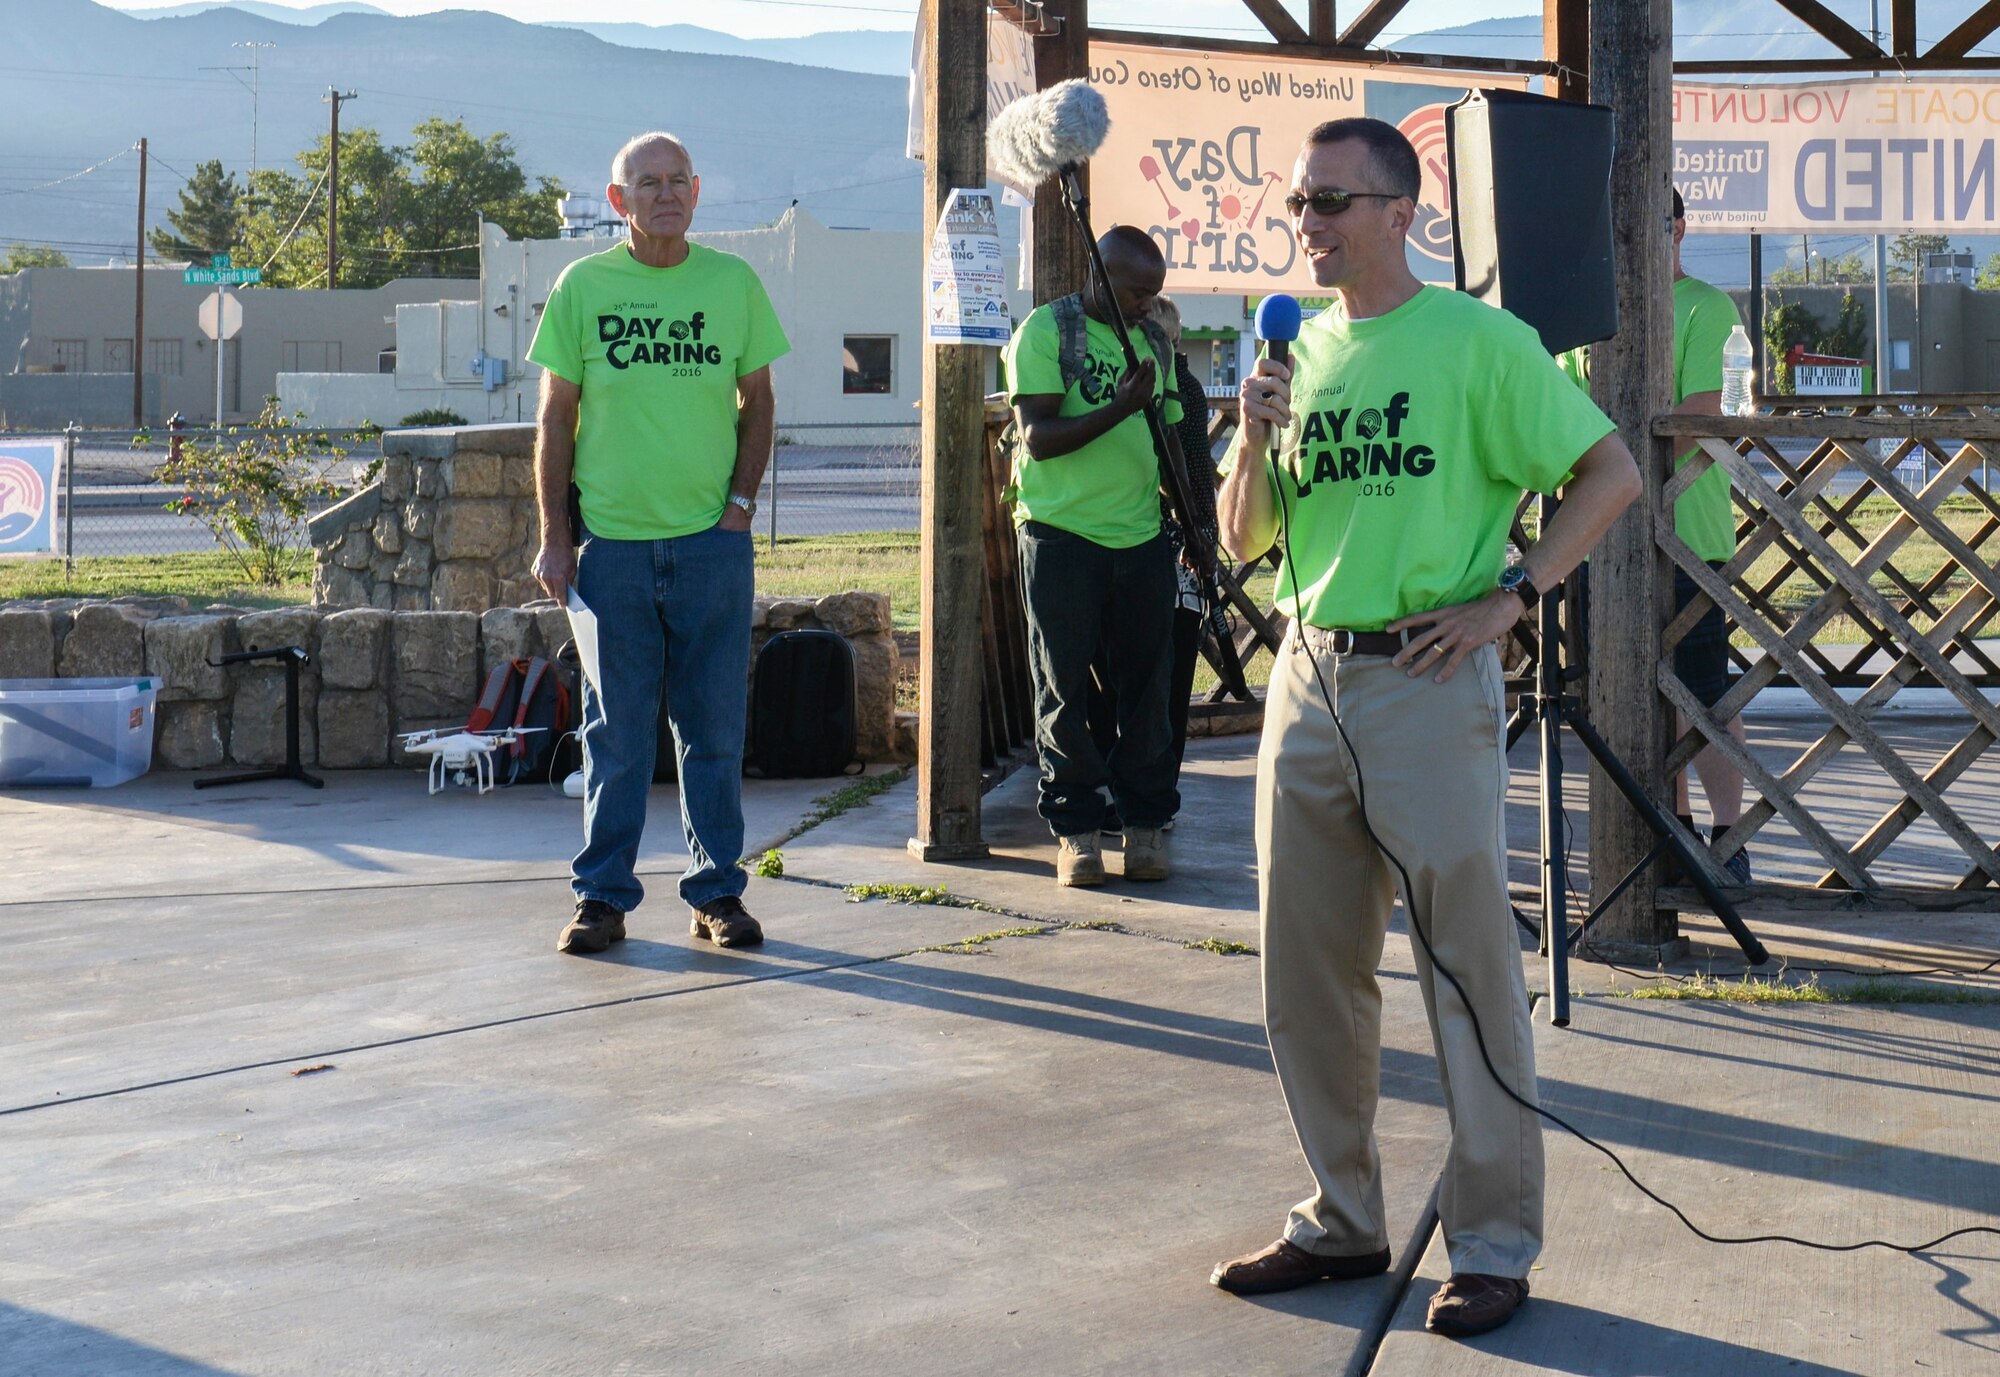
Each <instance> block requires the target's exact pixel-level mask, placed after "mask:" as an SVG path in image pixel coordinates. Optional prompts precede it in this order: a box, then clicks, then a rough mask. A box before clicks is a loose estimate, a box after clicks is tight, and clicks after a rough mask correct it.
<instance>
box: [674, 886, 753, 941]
mask: <svg viewBox="0 0 2000 1377" xmlns="http://www.w3.org/2000/svg"><path fill="white" fill-rule="evenodd" d="M688 916H689V918H690V920H691V921H690V923H689V925H688V933H689V935H690V936H694V937H706V938H707V939H708V940H709V941H711V942H713V943H715V945H716V946H718V947H754V946H756V945H757V944H758V943H759V942H761V941H763V940H764V929H763V928H761V927H759V926H758V925H757V920H756V919H755V918H752V917H751V916H750V910H749V909H747V908H745V907H743V901H742V900H741V899H739V898H737V897H736V896H735V895H734V894H725V895H724V896H723V897H722V898H720V899H711V900H709V901H708V902H707V903H705V904H703V905H702V906H701V907H700V908H691V909H689V910H688Z"/></svg>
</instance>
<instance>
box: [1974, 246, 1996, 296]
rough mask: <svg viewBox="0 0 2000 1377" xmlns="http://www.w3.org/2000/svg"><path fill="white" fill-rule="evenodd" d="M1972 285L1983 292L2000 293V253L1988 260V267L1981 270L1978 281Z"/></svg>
mask: <svg viewBox="0 0 2000 1377" xmlns="http://www.w3.org/2000/svg"><path fill="white" fill-rule="evenodd" d="M1972 285H1973V286H1974V287H1977V288H1978V289H1979V290H1980V291H1982V292H2000V253H1996V254H1994V255H1993V256H1992V257H1991V258H1989V259H1987V260H1986V266H1985V267H1983V268H1981V269H1980V270H1979V279H1978V281H1976V282H1974V283H1973V284H1972Z"/></svg>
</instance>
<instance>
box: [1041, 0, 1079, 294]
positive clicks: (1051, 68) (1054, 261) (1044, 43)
mask: <svg viewBox="0 0 2000 1377" xmlns="http://www.w3.org/2000/svg"><path fill="white" fill-rule="evenodd" d="M1042 8H1043V10H1044V11H1045V12H1046V13H1047V14H1048V15H1049V17H1050V18H1052V19H1055V20H1058V21H1060V22H1059V25H1058V29H1057V32H1056V33H1054V34H1053V35H1051V36H1050V37H1047V38H1037V39H1036V40H1035V89H1036V90H1038V91H1046V90H1048V89H1049V87H1051V86H1053V85H1055V84H1056V83H1057V82H1059V81H1068V80H1069V79H1070V78H1071V77H1087V76H1089V75H1090V5H1089V0H1047V2H1046V3H1045V4H1044V5H1043V6H1042ZM1078 176H1079V180H1081V182H1082V184H1083V191H1084V194H1085V195H1086V196H1087V195H1089V194H1090V166H1089V164H1085V165H1084V166H1083V167H1082V168H1081V169H1080V170H1079V173H1078ZM1034 223H1035V230H1034V246H1033V250H1032V254H1033V259H1032V261H1033V263H1034V268H1035V304H1036V305H1037V306H1046V305H1048V304H1049V303H1050V302H1051V301H1054V300H1055V299H1056V298H1057V297H1060V296H1068V295H1069V294H1070V293H1071V292H1080V291H1082V290H1083V286H1084V283H1085V281H1086V280H1088V276H1089V272H1090V269H1089V266H1088V258H1087V256H1086V254H1085V252H1084V243H1083V235H1082V234H1080V233H1079V232H1078V231H1077V228H1076V221H1075V220H1074V219H1073V218H1072V217H1071V216H1070V213H1069V212H1068V211H1067V210H1065V209H1063V203H1062V194H1061V193H1060V192H1058V191H1057V190H1056V188H1055V183H1053V182H1050V183H1047V184H1046V185H1044V186H1042V187H1041V188H1040V189H1039V190H1038V191H1037V192H1036V193H1035V214H1034Z"/></svg>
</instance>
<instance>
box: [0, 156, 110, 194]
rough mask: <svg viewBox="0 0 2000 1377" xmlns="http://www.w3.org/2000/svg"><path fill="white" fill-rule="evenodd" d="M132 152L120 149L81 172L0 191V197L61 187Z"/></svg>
mask: <svg viewBox="0 0 2000 1377" xmlns="http://www.w3.org/2000/svg"><path fill="white" fill-rule="evenodd" d="M132 151H133V150H132V149H130V148H121V149H119V150H118V151H117V152H116V153H113V154H112V155H111V156H110V157H108V158H105V159H104V160H103V161H101V162H96V163H92V164H91V165H90V166H89V167H86V168H84V169H83V171H81V172H72V173H70V174H69V176H67V177H58V178H56V179H55V180H54V181H53V182H43V183H42V184H41V185H40V186H29V187H19V188H16V189H14V190H11V191H0V196H26V195H28V194H29V193H31V192H36V191H46V190H47V189H48V188H50V187H52V186H61V185H62V184H63V183H64V182H73V181H75V180H76V179H77V178H79V177H88V176H89V175H90V174H91V173H93V172H95V171H97V169H98V168H100V167H105V166H107V165H109V164H111V163H115V162H117V161H118V160H119V159H120V158H123V157H126V156H127V155H129V154H130V153H131V152H132Z"/></svg>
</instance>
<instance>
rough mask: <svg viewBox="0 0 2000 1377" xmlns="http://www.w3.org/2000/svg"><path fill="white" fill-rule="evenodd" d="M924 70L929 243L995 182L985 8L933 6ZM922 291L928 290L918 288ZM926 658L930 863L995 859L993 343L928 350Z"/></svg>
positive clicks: (921, 824) (924, 842)
mask: <svg viewBox="0 0 2000 1377" xmlns="http://www.w3.org/2000/svg"><path fill="white" fill-rule="evenodd" d="M927 13H928V14H929V17H930V18H929V31H928V33H927V34H926V35H925V40H924V41H925V44H926V47H927V49H928V51H927V54H926V56H927V58H928V60H927V62H926V63H925V69H924V152H925V158H924V203H925V204H926V205H927V206H928V207H929V208H930V213H929V215H928V217H927V219H926V224H925V232H926V243H928V240H929V234H930V233H931V232H933V231H934V230H935V229H936V226H937V223H938V220H939V218H940V217H941V216H942V215H943V213H944V208H945V203H946V202H947V201H948V200H949V199H950V198H951V192H952V189H953V188H954V187H983V186H985V185H986V5H985V0H932V3H931V5H930V7H929V9H928V11H927ZM912 285H913V286H916V285H918V284H912ZM919 347H921V348H922V349H923V352H924V396H923V419H924V433H923V475H924V477H923V513H922V522H923V556H922V568H923V649H922V656H921V660H920V662H919V672H920V674H921V675H922V678H921V681H920V682H921V686H922V699H923V701H922V706H921V708H920V709H919V719H918V741H917V835H916V836H914V837H912V838H910V843H909V845H910V851H911V853H912V854H914V855H915V856H916V857H917V858H918V859H919V860H925V861H945V860H962V859H966V858H970V857H977V856H984V855H986V854H987V851H986V843H985V842H984V841H982V840H980V835H979V783H980V780H979V700H980V677H981V667H982V661H983V646H982V643H981V627H982V625H983V623H982V620H981V613H980V585H981V581H982V579H983V577H984V574H985V567H986V560H985V541H984V532H983V529H982V527H983V518H984V513H985V499H984V495H983V494H982V492H981V488H982V486H983V485H984V483H985V482H986V425H985V396H984V391H985V389H984V384H985V371H986V359H985V355H984V346H982V345H977V344H942V345H932V344H929V343H923V344H921V345H920V346H919Z"/></svg>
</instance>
